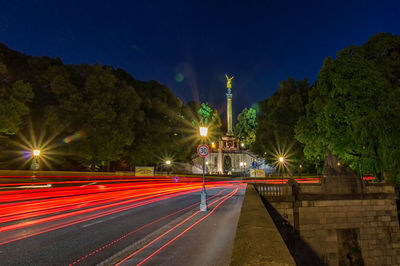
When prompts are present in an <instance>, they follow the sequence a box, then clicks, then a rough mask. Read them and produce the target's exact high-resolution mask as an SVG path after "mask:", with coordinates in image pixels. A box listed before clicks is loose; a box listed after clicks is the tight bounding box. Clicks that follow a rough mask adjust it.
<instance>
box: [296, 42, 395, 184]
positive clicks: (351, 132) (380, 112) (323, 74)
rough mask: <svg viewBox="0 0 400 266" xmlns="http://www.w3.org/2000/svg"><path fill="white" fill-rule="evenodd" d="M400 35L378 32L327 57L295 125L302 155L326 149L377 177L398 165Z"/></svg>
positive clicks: (319, 155)
mask: <svg viewBox="0 0 400 266" xmlns="http://www.w3.org/2000/svg"><path fill="white" fill-rule="evenodd" d="M399 83H400V37H398V36H392V35H391V34H378V35H375V36H373V37H371V38H370V40H369V41H368V42H367V43H366V44H364V45H363V46H361V47H349V48H346V49H344V50H342V51H340V52H339V53H338V54H337V59H336V60H334V59H332V58H327V59H326V60H325V62H324V65H323V67H322V69H321V71H320V72H319V78H318V81H317V83H316V86H315V87H314V88H313V89H312V90H311V92H310V97H309V104H308V105H307V108H306V109H307V112H306V115H305V116H304V117H302V118H300V119H299V122H298V124H297V126H296V137H297V139H298V140H299V141H300V142H302V143H303V144H305V149H304V152H305V154H306V156H307V157H308V158H322V157H323V156H324V155H325V153H326V151H327V150H331V151H332V153H333V154H335V155H337V156H338V157H339V158H340V159H341V160H342V161H344V162H345V163H347V164H349V165H350V166H351V167H352V168H353V169H354V170H356V171H358V172H362V173H367V174H374V175H375V176H377V177H378V178H382V176H383V174H389V175H391V176H393V175H394V173H395V172H396V170H395V169H398V166H400V157H399V154H400V150H399V144H400V135H399V134H398V132H400V112H399V111H400V108H399V104H398V103H399V101H400V97H399V96H400V86H399Z"/></svg>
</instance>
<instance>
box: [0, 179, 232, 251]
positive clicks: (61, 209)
mask: <svg viewBox="0 0 400 266" xmlns="http://www.w3.org/2000/svg"><path fill="white" fill-rule="evenodd" d="M43 178H48V177H43ZM181 180H184V181H180V182H175V181H174V180H173V179H172V178H143V179H140V178H127V180H124V179H118V181H119V182H120V183H117V182H115V181H116V180H115V179H107V180H105V178H102V179H94V180H93V179H91V180H90V184H88V185H84V186H75V185H74V186H69V185H68V181H61V182H62V183H61V184H63V185H64V186H62V187H48V188H37V189H24V190H8V191H0V202H1V204H0V207H1V208H0V245H4V244H8V243H11V242H14V241H18V240H22V239H26V238H29V237H32V236H36V235H38V234H43V233H48V232H50V231H53V230H57V229H60V228H64V227H68V226H71V225H75V224H77V223H82V222H86V221H90V220H93V219H98V218H101V217H104V216H109V215H112V214H116V213H119V212H123V211H127V210H131V209H134V208H137V207H141V206H145V205H148V204H152V203H155V202H158V201H163V200H168V199H170V198H173V197H178V196H182V195H186V194H190V193H193V192H198V191H200V190H201V186H202V184H201V182H200V179H199V178H181ZM126 181H128V182H126ZM71 182H72V184H73V183H74V182H76V181H71ZM79 182H80V183H82V182H83V181H79ZM86 182H89V181H86ZM38 183H45V182H38ZM93 183H95V184H93ZM97 183H102V184H100V185H99V184H97ZM53 184H60V182H56V181H55V182H53ZM7 185H8V184H7ZM231 185H232V183H230V182H227V183H223V182H210V183H208V184H207V189H212V188H219V187H224V186H231Z"/></svg>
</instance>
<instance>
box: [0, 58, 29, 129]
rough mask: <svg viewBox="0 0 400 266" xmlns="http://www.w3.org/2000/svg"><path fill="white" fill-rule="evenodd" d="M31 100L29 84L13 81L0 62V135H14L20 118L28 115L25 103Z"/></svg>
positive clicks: (20, 121)
mask: <svg viewBox="0 0 400 266" xmlns="http://www.w3.org/2000/svg"><path fill="white" fill-rule="evenodd" d="M32 98H33V92H32V88H31V86H30V85H29V83H26V82H23V81H22V80H17V81H13V80H12V78H11V75H9V73H8V70H7V66H6V65H5V64H4V63H2V62H1V61H0V134H3V135H14V134H16V133H17V132H18V131H19V129H20V127H21V125H22V124H23V123H22V119H21V118H22V116H24V115H26V114H27V113H29V107H28V106H27V103H28V102H30V101H31V100H32Z"/></svg>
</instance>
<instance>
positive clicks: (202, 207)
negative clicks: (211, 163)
mask: <svg viewBox="0 0 400 266" xmlns="http://www.w3.org/2000/svg"><path fill="white" fill-rule="evenodd" d="M207 132H208V127H200V136H201V137H202V142H203V143H204V138H205V137H207ZM205 168H206V158H205V157H203V189H202V190H201V193H200V199H201V201H200V211H207V192H206V186H205V170H206V169H205Z"/></svg>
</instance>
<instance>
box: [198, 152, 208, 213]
mask: <svg viewBox="0 0 400 266" xmlns="http://www.w3.org/2000/svg"><path fill="white" fill-rule="evenodd" d="M209 153H210V148H209V147H208V146H207V145H206V144H200V145H199V146H198V147H197V154H198V155H199V156H200V157H203V189H202V191H201V194H200V195H201V202H200V211H203V212H204V211H207V193H206V186H205V170H206V169H205V167H206V163H205V161H206V157H207V156H208V154H209Z"/></svg>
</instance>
